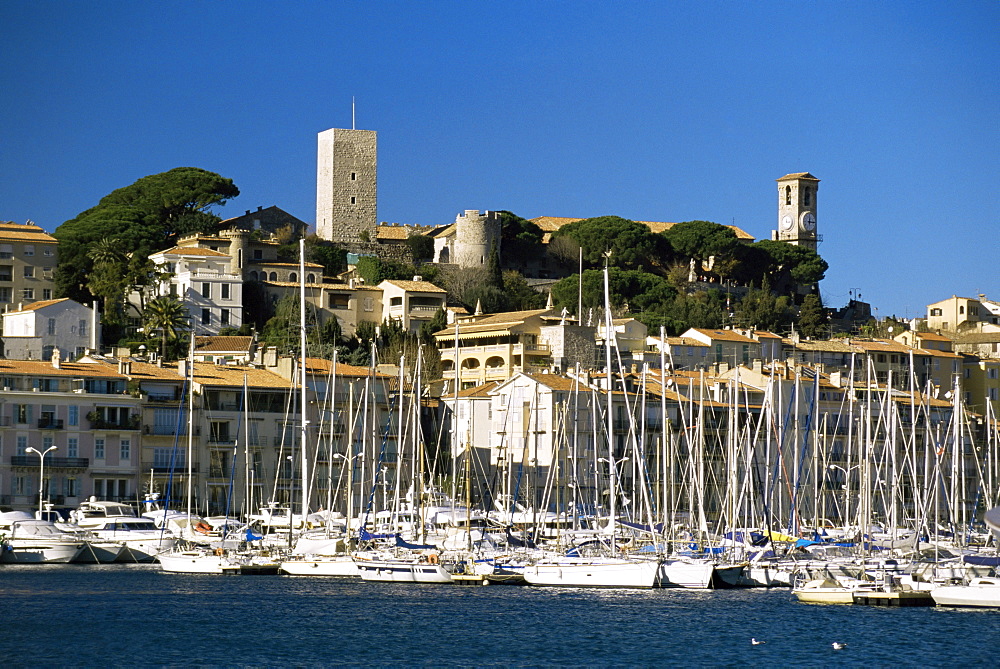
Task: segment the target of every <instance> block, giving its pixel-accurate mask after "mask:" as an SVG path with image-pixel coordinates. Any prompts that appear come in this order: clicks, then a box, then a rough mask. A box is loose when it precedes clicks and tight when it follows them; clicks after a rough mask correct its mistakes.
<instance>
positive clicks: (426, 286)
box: [382, 279, 448, 293]
mask: <svg viewBox="0 0 1000 669" xmlns="http://www.w3.org/2000/svg"><path fill="white" fill-rule="evenodd" d="M382 283H388V284H390V285H393V286H396V287H397V288H402V289H403V290H405V291H408V292H413V293H447V292H448V291H447V290H445V289H444V288H438V287H437V286H435V285H434V284H433V283H431V282H430V281H398V280H396V279H386V280H385V281H383V282H382Z"/></svg>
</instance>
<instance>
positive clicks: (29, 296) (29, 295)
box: [21, 288, 35, 300]
mask: <svg viewBox="0 0 1000 669" xmlns="http://www.w3.org/2000/svg"><path fill="white" fill-rule="evenodd" d="M21 299H24V300H33V299H35V289H34V288H22V289H21Z"/></svg>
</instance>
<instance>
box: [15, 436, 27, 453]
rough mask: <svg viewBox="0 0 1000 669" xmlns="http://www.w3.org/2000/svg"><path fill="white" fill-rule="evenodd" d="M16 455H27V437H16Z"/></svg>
mask: <svg viewBox="0 0 1000 669" xmlns="http://www.w3.org/2000/svg"><path fill="white" fill-rule="evenodd" d="M17 454H18V455H27V454H28V437H27V435H23V434H19V435H17Z"/></svg>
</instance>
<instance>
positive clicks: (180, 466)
mask: <svg viewBox="0 0 1000 669" xmlns="http://www.w3.org/2000/svg"><path fill="white" fill-rule="evenodd" d="M142 470H143V471H144V472H147V473H148V472H149V471H150V470H152V472H153V473H154V474H169V473H170V463H167V464H163V463H152V462H144V463H142ZM173 470H174V475H178V474H186V473H187V470H188V468H187V465H186V464H185V463H183V462H178V463H174V467H173ZM191 472H192V473H193V474H197V473H198V463H193V464H192V465H191Z"/></svg>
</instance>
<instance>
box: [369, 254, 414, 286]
mask: <svg viewBox="0 0 1000 669" xmlns="http://www.w3.org/2000/svg"><path fill="white" fill-rule="evenodd" d="M357 268H358V275H359V276H360V277H361V278H362V279H364V280H365V283H366V284H368V285H369V286H377V285H379V284H380V283H382V282H383V281H386V280H393V279H396V280H406V279H412V278H413V277H414V276H415V271H414V269H413V266H412V265H406V264H404V263H399V262H394V261H392V260H382V259H381V258H376V257H375V256H362V257H361V258H359V259H358V265H357Z"/></svg>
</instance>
